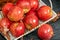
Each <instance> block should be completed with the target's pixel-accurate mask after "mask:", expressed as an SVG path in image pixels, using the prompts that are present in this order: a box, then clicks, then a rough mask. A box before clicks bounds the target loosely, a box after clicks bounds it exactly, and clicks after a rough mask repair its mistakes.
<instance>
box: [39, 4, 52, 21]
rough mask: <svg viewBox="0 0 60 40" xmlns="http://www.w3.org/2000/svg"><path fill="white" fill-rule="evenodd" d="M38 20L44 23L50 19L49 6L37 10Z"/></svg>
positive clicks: (50, 10) (50, 11)
mask: <svg viewBox="0 0 60 40" xmlns="http://www.w3.org/2000/svg"><path fill="white" fill-rule="evenodd" d="M38 16H39V19H40V20H43V21H46V20H48V19H50V18H51V17H52V9H51V8H50V7H49V6H45V5H44V6H41V7H40V8H39V10H38Z"/></svg>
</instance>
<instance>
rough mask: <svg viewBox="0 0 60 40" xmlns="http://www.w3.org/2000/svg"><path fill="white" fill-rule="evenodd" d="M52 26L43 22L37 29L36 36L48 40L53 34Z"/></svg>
mask: <svg viewBox="0 0 60 40" xmlns="http://www.w3.org/2000/svg"><path fill="white" fill-rule="evenodd" d="M53 34H54V32H53V28H52V26H51V25H49V24H44V25H42V26H41V27H40V28H39V29H38V36H39V38H41V39H45V40H47V39H48V40H49V39H51V37H52V36H53Z"/></svg>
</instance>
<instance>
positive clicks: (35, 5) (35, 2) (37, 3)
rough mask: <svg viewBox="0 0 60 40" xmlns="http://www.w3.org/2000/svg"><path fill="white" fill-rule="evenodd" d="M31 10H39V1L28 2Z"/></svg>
mask: <svg viewBox="0 0 60 40" xmlns="http://www.w3.org/2000/svg"><path fill="white" fill-rule="evenodd" d="M29 1H30V4H31V8H32V10H36V9H37V8H39V0H29Z"/></svg>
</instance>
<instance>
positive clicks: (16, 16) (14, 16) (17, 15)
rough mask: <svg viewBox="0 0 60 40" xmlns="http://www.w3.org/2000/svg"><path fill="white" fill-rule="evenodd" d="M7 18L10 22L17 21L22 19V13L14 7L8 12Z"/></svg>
mask: <svg viewBox="0 0 60 40" xmlns="http://www.w3.org/2000/svg"><path fill="white" fill-rule="evenodd" d="M7 16H8V18H9V19H10V20H11V21H19V20H21V19H22V18H23V16H24V12H23V10H22V8H20V7H18V6H14V8H13V9H12V10H11V11H9V13H8V15H7Z"/></svg>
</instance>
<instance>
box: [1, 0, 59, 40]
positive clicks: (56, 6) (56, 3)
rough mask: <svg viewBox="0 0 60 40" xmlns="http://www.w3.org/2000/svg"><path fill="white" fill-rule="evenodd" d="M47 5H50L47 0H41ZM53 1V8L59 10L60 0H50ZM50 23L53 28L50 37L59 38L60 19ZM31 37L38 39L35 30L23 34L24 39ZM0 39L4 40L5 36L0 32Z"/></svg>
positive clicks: (56, 39) (27, 39)
mask: <svg viewBox="0 0 60 40" xmlns="http://www.w3.org/2000/svg"><path fill="white" fill-rule="evenodd" d="M43 2H45V3H46V4H47V5H49V6H50V4H49V1H48V0H43ZM52 2H53V10H54V11H55V12H56V13H57V12H59V11H60V0H52ZM50 24H51V25H52V26H53V29H54V36H53V37H52V38H51V40H60V19H59V20H58V21H56V22H54V23H53V22H50ZM31 38H34V40H40V39H39V38H38V36H37V30H35V31H34V32H32V33H30V34H28V35H26V36H24V40H30V39H31ZM0 40H5V38H4V37H3V36H2V35H1V34H0Z"/></svg>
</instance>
